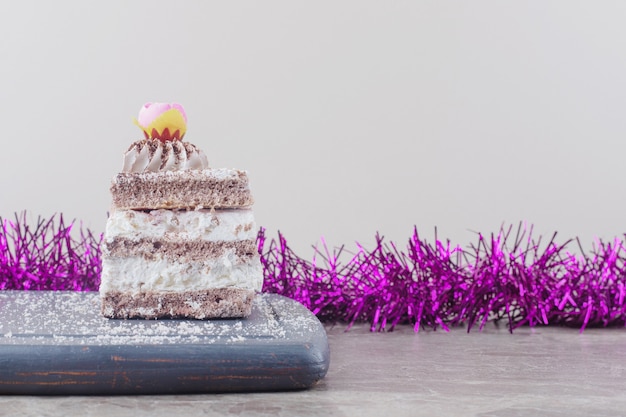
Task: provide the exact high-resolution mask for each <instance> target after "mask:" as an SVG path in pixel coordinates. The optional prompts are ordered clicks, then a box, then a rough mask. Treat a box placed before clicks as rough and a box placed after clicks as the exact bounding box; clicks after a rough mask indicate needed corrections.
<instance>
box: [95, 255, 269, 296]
mask: <svg viewBox="0 0 626 417" xmlns="http://www.w3.org/2000/svg"><path fill="white" fill-rule="evenodd" d="M262 287H263V268H262V266H261V262H260V261H259V260H258V258H257V257H255V258H254V259H253V261H252V262H250V263H244V264H241V263H236V256H235V254H233V253H226V254H224V255H223V256H221V257H219V258H215V259H208V260H206V261H203V262H189V263H178V262H168V261H167V260H166V259H162V258H160V259H159V258H157V259H156V260H146V259H144V258H143V257H130V258H108V257H104V259H103V260H102V276H101V284H100V292H109V291H120V292H125V293H139V292H147V291H172V292H182V291H196V290H198V291H201V290H206V289H211V288H243V289H250V290H255V291H261V289H262Z"/></svg>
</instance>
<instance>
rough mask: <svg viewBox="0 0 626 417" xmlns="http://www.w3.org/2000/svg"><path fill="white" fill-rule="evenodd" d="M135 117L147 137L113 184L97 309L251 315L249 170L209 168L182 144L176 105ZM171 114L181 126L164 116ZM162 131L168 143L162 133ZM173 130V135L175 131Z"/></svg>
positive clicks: (254, 259)
mask: <svg viewBox="0 0 626 417" xmlns="http://www.w3.org/2000/svg"><path fill="white" fill-rule="evenodd" d="M157 105H158V104H157ZM151 106H152V105H148V106H147V107H146V106H144V109H146V108H148V109H149V108H150V107H151ZM159 106H161V105H159ZM171 110H175V112H176V113H177V114H175V115H172V111H171ZM168 112H169V116H168ZM141 116H142V113H141V112H140V118H139V122H138V123H139V124H140V126H142V128H143V130H144V133H146V136H147V137H146V139H143V140H140V141H137V142H135V143H133V144H132V145H131V146H130V148H129V149H128V151H127V152H126V154H125V155H124V167H123V172H121V173H119V174H118V175H116V176H115V178H114V179H113V181H112V185H111V194H112V200H113V204H112V211H111V213H110V216H109V218H108V220H107V225H106V230H105V236H104V248H103V261H102V277H101V284H100V294H101V301H102V313H103V314H104V316H106V317H109V318H145V319H158V318H193V319H209V318H229V317H246V316H248V315H249V314H250V312H251V309H252V302H253V300H254V297H255V294H256V293H257V292H258V291H260V290H261V289H262V285H263V271H262V267H261V263H260V260H259V254H258V251H257V247H256V235H257V231H258V230H257V227H256V225H255V222H254V215H253V212H252V209H251V206H252V204H253V199H252V195H251V193H250V189H249V184H248V176H247V173H246V172H245V171H240V170H234V169H210V168H209V167H208V161H207V158H206V155H204V153H203V152H202V151H200V150H199V149H198V148H196V147H195V146H194V145H192V144H190V143H188V142H182V137H183V136H184V133H185V130H186V125H182V127H181V125H180V119H184V120H186V117H185V115H184V110H182V107H180V106H177V107H173V106H172V107H170V108H166V109H165V111H164V112H163V113H161V114H159V115H157V116H156V119H155V120H156V121H155V120H153V121H148V122H146V123H144V124H143V125H142V124H141V123H142V117H141ZM172 116H175V117H177V119H176V120H177V121H178V122H179V124H178V125H176V126H172V124H169V125H168V124H167V123H164V122H163V120H161V119H162V118H164V117H165V118H167V117H172ZM181 116H182V117H181ZM159 117H160V118H161V119H159ZM155 125H156V126H157V127H158V129H157V128H154V127H153V126H155ZM163 129H165V130H167V132H166V133H167V134H166V135H163V136H166V137H168V138H169V139H167V140H164V139H163V137H162V136H159V132H163ZM175 129H176V130H175ZM181 130H182V133H181ZM170 132H178V133H177V134H174V136H176V137H177V138H176V139H172V136H173V135H172V134H170ZM153 136H155V137H153ZM178 138H181V139H178Z"/></svg>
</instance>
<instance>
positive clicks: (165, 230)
mask: <svg viewBox="0 0 626 417" xmlns="http://www.w3.org/2000/svg"><path fill="white" fill-rule="evenodd" d="M257 233H258V229H257V227H256V224H255V222H254V215H253V211H252V210H250V209H233V210H215V211H213V212H211V210H195V211H184V210H183V211H173V210H152V211H149V212H143V211H134V210H116V211H113V212H112V213H111V214H110V216H109V219H108V221H107V224H106V232H105V239H106V240H107V241H111V240H113V239H114V238H116V237H123V238H127V239H130V240H135V241H136V240H139V239H141V238H144V239H145V238H147V239H151V238H158V239H162V240H172V241H179V240H197V239H201V240H206V241H211V242H215V241H227V242H232V241H237V240H249V239H252V240H256V238H257Z"/></svg>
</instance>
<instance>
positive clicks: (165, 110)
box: [135, 103, 187, 142]
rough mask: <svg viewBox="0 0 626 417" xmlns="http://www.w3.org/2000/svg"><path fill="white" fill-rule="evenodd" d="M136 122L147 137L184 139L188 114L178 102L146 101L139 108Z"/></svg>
mask: <svg viewBox="0 0 626 417" xmlns="http://www.w3.org/2000/svg"><path fill="white" fill-rule="evenodd" d="M135 124H136V125H137V126H139V128H141V130H143V134H144V135H145V137H146V139H158V140H160V141H161V142H167V141H173V140H182V139H183V136H185V133H186V132H187V115H186V114H185V109H184V108H183V106H181V105H180V104H178V103H171V104H170V103H146V104H144V105H143V107H141V110H139V116H138V117H137V119H135Z"/></svg>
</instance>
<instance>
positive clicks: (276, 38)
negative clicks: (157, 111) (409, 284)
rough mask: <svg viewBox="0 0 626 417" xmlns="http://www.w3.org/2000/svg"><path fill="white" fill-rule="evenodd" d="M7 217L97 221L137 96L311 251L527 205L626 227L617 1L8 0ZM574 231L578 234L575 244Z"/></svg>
mask: <svg viewBox="0 0 626 417" xmlns="http://www.w3.org/2000/svg"><path fill="white" fill-rule="evenodd" d="M0 4H1V6H0V7H1V9H0V59H1V62H0V64H1V65H0V95H1V100H0V126H1V127H2V150H1V152H0V190H1V194H0V216H2V217H11V216H12V215H13V213H14V212H16V211H22V210H24V209H27V210H28V211H29V212H30V213H31V215H33V216H36V215H44V216H49V215H51V214H53V213H63V214H64V215H65V216H66V217H67V218H70V219H71V218H76V219H78V220H81V221H82V222H83V223H84V225H86V226H87V227H90V228H92V229H93V230H95V231H102V230H103V229H104V224H105V221H106V212H107V210H108V208H109V204H110V196H109V193H108V187H109V182H110V179H111V177H112V176H113V175H114V174H115V173H116V172H117V171H119V169H120V168H121V155H122V153H123V151H124V150H125V149H126V148H127V147H128V145H129V144H130V143H131V142H132V141H133V140H136V139H139V138H141V132H140V130H139V129H138V128H137V127H135V126H134V125H133V124H132V118H133V117H136V115H137V111H138V109H139V108H140V107H141V105H142V104H143V103H144V102H146V101H178V102H180V103H182V104H183V105H184V106H185V108H186V109H187V113H188V116H189V129H188V134H187V136H186V139H187V140H189V141H190V142H193V143H195V144H196V145H198V146H200V147H201V148H202V149H204V150H205V152H206V153H207V155H208V157H209V161H210V163H211V165H212V166H214V167H235V168H243V169H247V170H248V171H249V173H250V176H251V179H252V186H253V191H254V193H255V196H256V201H257V204H256V206H255V210H256V217H257V221H258V223H259V225H262V226H265V227H266V228H267V229H268V233H269V235H270V236H275V235H276V232H277V231H278V230H280V231H282V232H283V233H284V234H285V236H286V237H287V240H288V242H289V243H290V244H291V246H292V247H293V248H295V249H296V250H297V251H298V252H299V253H300V254H302V255H303V256H308V255H310V254H311V253H312V250H311V248H310V246H311V245H312V244H316V243H319V242H320V239H321V237H322V236H323V237H325V239H326V241H327V242H328V243H329V245H330V246H337V245H340V244H344V243H345V244H347V246H348V247H349V248H354V245H353V242H355V241H359V242H361V243H363V244H364V245H365V246H371V244H372V242H373V240H374V235H375V233H376V231H380V233H381V234H383V235H385V236H386V237H387V238H388V239H391V240H394V241H398V242H399V243H400V244H403V242H404V241H405V240H406V239H408V238H409V236H410V234H411V232H412V228H413V225H416V226H417V227H418V229H419V231H420V234H421V235H422V236H423V237H426V238H428V239H429V240H432V239H433V237H434V228H435V227H437V228H438V233H439V237H440V238H449V239H450V240H451V241H452V242H453V243H458V244H460V245H462V246H465V245H467V244H468V243H470V242H474V241H475V240H476V235H475V233H476V232H479V231H480V232H483V233H491V232H496V231H497V230H498V229H499V228H500V225H501V224H505V225H508V224H515V225H517V224H518V222H520V221H524V222H527V224H528V225H530V224H534V225H535V232H536V233H541V234H552V232H554V231H559V236H560V237H559V239H560V240H561V241H564V240H566V239H567V238H570V237H575V236H579V237H580V238H581V240H582V243H583V246H585V247H589V248H590V247H591V246H592V244H593V242H594V239H596V238H598V237H599V238H602V239H613V238H614V237H620V238H621V237H622V233H623V232H624V231H625V230H626V227H625V223H626V216H625V215H624V214H625V213H624V212H625V210H624V207H623V206H624V201H626V197H624V195H623V189H624V185H623V184H624V177H625V175H624V164H623V159H624V158H623V152H624V150H625V148H626V147H625V146H624V140H625V136H626V125H625V120H626V119H625V117H624V115H625V100H626V91H625V90H626V84H625V81H624V80H625V76H626V42H625V41H626V25H625V24H624V22H625V21H626V19H625V18H626V3H625V2H622V1H614V2H611V1H603V2H591V1H589V2H578V1H569V0H568V1H545V0H542V1H528V2H516V3H513V2H502V1H473V2H468V1H391V2H389V1H388V2H383V1H362V0H360V1H316V2H300V1H262V2H261V1H258V2H257V1H237V2H209V1H185V2H167V1H133V2H126V1H106V2H104V1H98V2H84V1H82V2H79V1H76V2H70V1H65V0H57V1H53V2H44V1H41V2H32V1H20V2H16V1H3V2H2V3H0ZM574 249H575V248H572V250H574Z"/></svg>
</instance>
